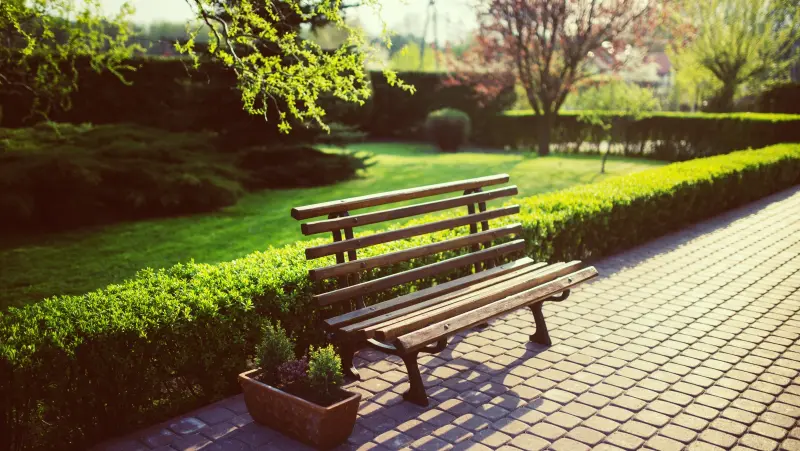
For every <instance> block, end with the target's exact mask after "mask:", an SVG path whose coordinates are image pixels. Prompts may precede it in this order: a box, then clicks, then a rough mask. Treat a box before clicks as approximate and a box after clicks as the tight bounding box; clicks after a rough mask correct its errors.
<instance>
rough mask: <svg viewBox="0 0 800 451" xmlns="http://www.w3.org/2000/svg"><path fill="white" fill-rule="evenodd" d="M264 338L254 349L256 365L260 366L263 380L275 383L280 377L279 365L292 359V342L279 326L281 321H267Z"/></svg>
mask: <svg viewBox="0 0 800 451" xmlns="http://www.w3.org/2000/svg"><path fill="white" fill-rule="evenodd" d="M262 333H263V336H264V338H263V339H262V340H261V343H260V344H259V346H258V348H257V349H256V356H258V357H257V361H256V365H258V367H259V368H261V378H262V379H263V380H264V382H266V383H268V384H271V385H276V383H277V382H278V381H279V380H280V379H281V378H280V377H279V375H280V374H281V371H280V369H281V366H282V365H284V364H286V363H288V362H291V361H293V360H294V342H293V341H292V339H291V338H289V336H288V335H287V334H286V330H285V329H284V328H283V327H281V323H280V322H278V323H275V325H272V324H270V323H267V324H266V325H264V329H263V332H262Z"/></svg>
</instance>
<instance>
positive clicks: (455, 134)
mask: <svg viewBox="0 0 800 451" xmlns="http://www.w3.org/2000/svg"><path fill="white" fill-rule="evenodd" d="M470 127H471V126H470V120H469V116H468V115H467V113H465V112H463V111H460V110H456V109H453V108H443V109H441V110H436V111H434V112H432V113H431V114H429V115H428V119H427V120H426V121H425V128H427V129H428V136H430V138H431V139H432V140H433V142H434V144H436V146H437V147H438V148H439V149H440V150H443V151H445V152H454V151H456V150H458V149H459V147H461V146H463V145H464V144H466V142H467V141H468V140H469V132H470Z"/></svg>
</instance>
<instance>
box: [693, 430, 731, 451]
mask: <svg viewBox="0 0 800 451" xmlns="http://www.w3.org/2000/svg"><path fill="white" fill-rule="evenodd" d="M700 440H703V441H705V442H708V443H711V444H712V445H716V446H719V447H722V448H725V449H730V448H731V447H733V445H734V444H735V443H736V440H737V437H736V436H734V435H730V434H726V433H725V432H722V431H719V430H716V429H707V430H705V431H703V432H702V433H701V434H700Z"/></svg>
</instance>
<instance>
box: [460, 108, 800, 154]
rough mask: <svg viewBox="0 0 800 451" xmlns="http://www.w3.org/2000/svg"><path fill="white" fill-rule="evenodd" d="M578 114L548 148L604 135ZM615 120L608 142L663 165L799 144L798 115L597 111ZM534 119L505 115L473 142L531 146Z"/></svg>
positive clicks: (566, 116) (564, 121) (564, 117)
mask: <svg viewBox="0 0 800 451" xmlns="http://www.w3.org/2000/svg"><path fill="white" fill-rule="evenodd" d="M580 114H581V112H564V113H561V114H560V115H559V116H558V118H557V120H556V124H555V126H554V129H553V131H552V143H553V144H554V145H556V146H557V147H561V149H562V150H570V149H578V148H580V145H581V144H584V143H590V144H594V145H595V147H596V148H598V149H599V143H601V142H602V141H603V140H605V139H606V136H607V133H606V132H605V131H604V130H602V128H601V127H598V126H597V125H592V124H588V123H586V122H583V121H581V120H580ZM600 114H601V115H604V116H606V115H607V116H612V117H615V122H616V123H617V124H618V125H619V127H615V128H616V129H617V132H616V133H614V135H613V136H612V139H613V141H614V142H616V143H620V144H622V146H623V149H624V154H625V155H627V156H644V157H650V158H656V159H659V160H665V161H685V160H690V159H693V158H700V157H708V156H712V155H720V154H725V153H728V152H731V151H733V150H736V149H742V148H746V147H753V148H755V147H763V146H767V145H772V144H777V143H783V142H800V116H798V115H788V114H760V113H730V114H708V113H668V112H664V113H649V114H644V115H642V116H641V117H639V118H633V117H629V116H628V115H626V114H625V113H615V112H602V113H600ZM539 120H540V118H539V117H536V116H533V115H532V114H531V113H530V112H527V111H519V112H509V113H507V114H505V115H502V116H496V117H494V118H492V119H491V120H490V121H489V125H488V126H487V127H485V128H484V132H482V133H477V134H475V135H474V136H473V140H475V141H477V142H479V143H480V144H483V145H488V146H494V147H504V146H512V147H519V148H525V147H533V146H535V145H537V141H536V135H535V130H537V129H538V128H537V127H538V121H539Z"/></svg>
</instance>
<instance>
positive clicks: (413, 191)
mask: <svg viewBox="0 0 800 451" xmlns="http://www.w3.org/2000/svg"><path fill="white" fill-rule="evenodd" d="M508 178H509V177H508V174H497V175H490V176H487V177H479V178H474V179H467V180H459V181H455V182H448V183H439V184H436V185H427V186H420V187H416V188H409V189H401V190H397V191H389V192H385V193H379V194H370V195H367V196H359V197H351V198H349V199H341V200H335V201H331V202H322V203H319V204H313V205H306V206H303V207H296V208H292V217H293V218H294V219H297V220H303V219H309V218H316V217H317V216H325V215H328V214H330V213H340V212H343V211H351V210H358V209H360V208H367V207H375V206H378V205H384V204H390V203H393V202H401V201H405V200H412V199H419V198H421V197H428V196H436V195H439V194H445V193H452V192H455V191H464V190H468V189H475V188H481V187H484V186H490V185H499V184H501V183H506V182H508Z"/></svg>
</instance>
